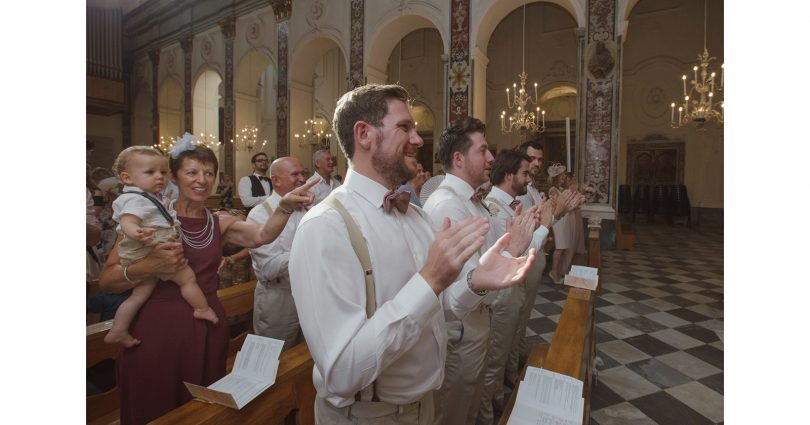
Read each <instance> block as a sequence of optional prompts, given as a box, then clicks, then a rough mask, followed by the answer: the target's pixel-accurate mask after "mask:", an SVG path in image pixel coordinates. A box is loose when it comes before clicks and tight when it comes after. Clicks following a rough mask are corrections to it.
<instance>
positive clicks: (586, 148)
mask: <svg viewBox="0 0 810 425" xmlns="http://www.w3.org/2000/svg"><path fill="white" fill-rule="evenodd" d="M580 45H581V49H580V52H581V55H580V76H579V93H581V96H580V97H581V101H580V102H581V105H580V108H581V110H580V117H584V119H581V120H579V121H580V123H578V126H579V129H580V131H578V132H577V134H578V135H579V134H581V135H582V136H581V137H580V136H578V139H579V140H578V152H577V159H578V160H577V166H576V171H577V177H578V178H579V179H580V181H581V182H582V181H584V182H587V183H589V184H591V185H592V186H593V192H591V193H589V194H588V195H587V200H586V202H587V204H586V205H585V207H584V208H583V216H584V217H586V218H587V217H590V216H593V215H596V216H600V217H601V218H602V219H603V220H604V219H607V220H611V221H612V220H614V219H615V215H616V210H615V208H614V206H613V204H615V201H614V199H615V192H616V188H615V186H616V185H615V182H616V167H617V157H616V153H617V151H618V126H619V120H618V116H619V114H618V111H619V83H620V80H619V77H620V75H621V63H620V57H621V56H620V53H621V52H620V50H619V47H620V45H621V37H620V34H618V33H617V31H616V0H588V3H587V28H586V29H585V32H584V37H582V38H581V41H580ZM612 224H613V223H612V222H611V223H604V222H603V228H604V229H603V230H607V231H608V232H607V234H604V232H603V238H602V239H603V240H604V241H605V242H606V244H605V245H606V246H610V245H612V243H613V242H612V241H613V240H615V229H614V226H613V225H612Z"/></svg>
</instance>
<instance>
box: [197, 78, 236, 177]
mask: <svg viewBox="0 0 810 425" xmlns="http://www.w3.org/2000/svg"><path fill="white" fill-rule="evenodd" d="M221 86H222V77H221V76H220V75H219V73H217V72H216V71H214V70H211V69H205V70H203V71H202V72H201V73H200V75H199V76H198V77H197V82H196V83H195V84H194V92H193V93H192V99H193V100H192V103H193V106H194V108H193V114H194V134H195V135H196V136H197V137H213V138H216V139H217V140H219V141H220V142H223V143H224V141H223V140H222V131H221V130H222V125H221V121H222V117H223V112H222V110H223V109H222V108H223V105H222V93H221V89H222V87H221ZM214 153H215V154H216V156H217V161H218V162H219V168H220V170H224V169H225V167H224V164H223V163H222V159H223V158H224V157H225V148H224V144H222V145H220V146H219V148H218V149H214ZM231 177H233V176H231ZM215 184H216V183H215Z"/></svg>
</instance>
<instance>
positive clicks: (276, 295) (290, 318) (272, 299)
mask: <svg viewBox="0 0 810 425" xmlns="http://www.w3.org/2000/svg"><path fill="white" fill-rule="evenodd" d="M274 280H275V279H274ZM253 296H254V299H253V329H254V331H255V332H256V335H259V336H266V337H268V338H275V339H280V340H283V341H284V348H282V350H283V351H287V350H289V349H290V348H292V347H295V346H296V345H297V344H298V343H299V342H301V341H302V340H303V338H302V337H301V326H300V325H299V324H298V311H297V310H296V309H295V303H294V302H293V297H292V293H291V292H290V284H289V283H276V282H273V283H271V284H269V285H265V284H263V283H261V282H259V283H257V284H256V291H255V292H254V293H253Z"/></svg>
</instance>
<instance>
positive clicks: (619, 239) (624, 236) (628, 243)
mask: <svg viewBox="0 0 810 425" xmlns="http://www.w3.org/2000/svg"><path fill="white" fill-rule="evenodd" d="M635 242H636V234H635V233H634V232H633V224H632V223H625V222H623V221H622V219H621V217H619V216H617V217H616V249H620V250H625V251H628V250H632V249H633V244H634V243H635Z"/></svg>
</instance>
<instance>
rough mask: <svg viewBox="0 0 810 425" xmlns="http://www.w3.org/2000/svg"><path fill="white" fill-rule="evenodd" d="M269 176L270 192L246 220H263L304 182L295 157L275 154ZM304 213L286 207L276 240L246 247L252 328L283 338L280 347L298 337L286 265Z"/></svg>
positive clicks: (262, 222) (299, 164) (299, 330)
mask: <svg viewBox="0 0 810 425" xmlns="http://www.w3.org/2000/svg"><path fill="white" fill-rule="evenodd" d="M270 178H271V179H272V180H273V189H274V190H273V193H272V194H271V195H270V196H269V197H268V198H267V199H266V200H265V201H264V202H262V203H261V204H259V205H258V206H257V207H256V208H253V210H251V211H250V214H248V216H247V221H248V222H251V223H257V224H264V223H265V222H266V221H267V220H268V219H269V218H270V216H271V215H272V214H273V211H274V210H275V209H276V208H278V205H279V202H281V197H283V196H284V195H286V194H287V192H290V191H292V190H293V189H295V188H297V187H300V186H302V185H303V184H304V167H302V166H301V161H299V160H298V159H297V158H293V157H284V158H279V159H277V160H275V161H273V164H272V165H271V166H270ZM282 212H285V211H284V210H282ZM304 213H305V211H304V210H303V209H298V210H293V211H290V218H289V219H288V220H287V225H286V226H284V230H283V231H282V232H281V234H280V235H279V236H278V237H277V238H276V240H274V241H273V242H271V243H269V244H267V245H263V246H260V247H258V248H254V249H251V250H250V256H251V258H252V259H253V271H254V272H255V273H256V279H257V280H258V282H257V284H256V291H255V295H254V301H253V328H254V329H255V331H256V334H257V335H261V336H266V337H269V338H275V339H280V340H283V341H284V348H283V350H288V349H290V348H292V347H293V346H295V345H296V344H298V343H299V342H300V340H301V328H300V326H299V325H298V313H297V312H296V311H295V304H294V302H293V298H292V293H291V292H290V274H289V272H288V270H287V266H288V264H289V262H290V248H291V247H292V242H293V238H294V237H295V229H296V228H297V227H298V223H300V222H301V218H303V217H304Z"/></svg>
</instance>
